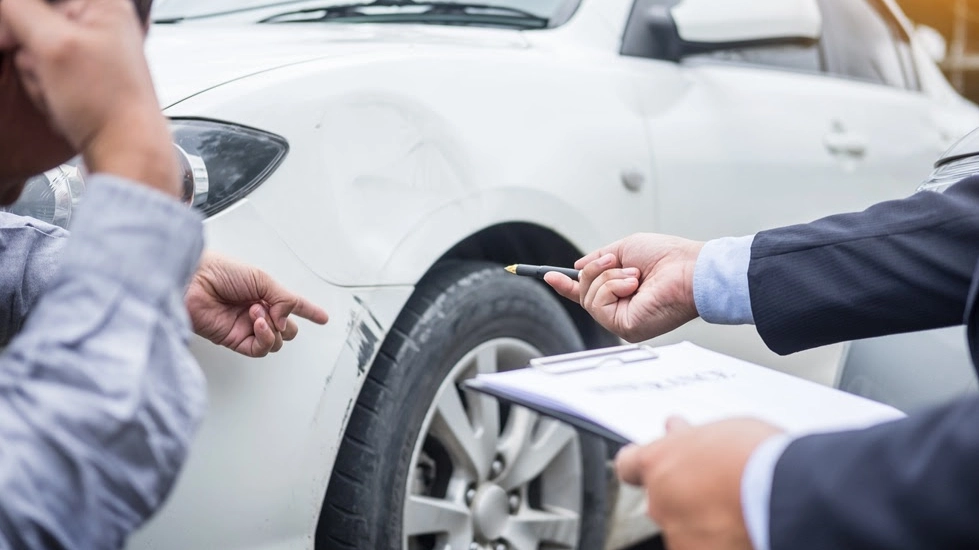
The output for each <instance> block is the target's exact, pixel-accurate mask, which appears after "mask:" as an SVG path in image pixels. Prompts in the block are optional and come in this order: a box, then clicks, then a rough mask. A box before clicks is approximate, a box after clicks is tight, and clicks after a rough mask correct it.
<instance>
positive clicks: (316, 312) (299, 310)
mask: <svg viewBox="0 0 979 550" xmlns="http://www.w3.org/2000/svg"><path fill="white" fill-rule="evenodd" d="M297 299H298V301H297V302H296V307H295V308H293V310H292V313H293V314H295V315H298V316H299V317H302V318H303V319H307V320H309V321H312V322H314V323H316V324H317V325H325V324H326V322H327V321H329V320H330V316H329V315H327V314H326V310H325V309H323V308H321V307H320V306H318V305H316V304H314V303H312V302H310V301H309V300H307V299H305V298H303V297H301V296H300V297H298V298H297Z"/></svg>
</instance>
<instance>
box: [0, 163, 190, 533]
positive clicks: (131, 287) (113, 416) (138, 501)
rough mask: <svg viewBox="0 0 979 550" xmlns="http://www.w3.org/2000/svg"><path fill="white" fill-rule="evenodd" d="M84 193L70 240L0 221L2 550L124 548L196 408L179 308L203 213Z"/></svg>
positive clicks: (180, 451) (163, 481)
mask: <svg viewBox="0 0 979 550" xmlns="http://www.w3.org/2000/svg"><path fill="white" fill-rule="evenodd" d="M87 187H88V191H87V193H86V196H85V202H84V204H83V205H82V206H81V207H80V208H79V209H78V212H77V216H76V218H75V219H74V220H73V225H72V234H71V236H70V238H69V237H68V236H67V233H66V232H64V231H61V230H59V229H56V228H53V227H51V226H48V225H46V224H43V223H40V222H31V221H28V220H26V219H24V218H19V217H16V216H11V215H9V214H0V266H2V268H0V336H2V337H3V338H4V339H7V338H9V337H10V336H11V335H12V334H14V333H15V332H17V331H18V329H19V332H18V333H17V335H16V336H15V337H13V338H12V339H11V340H10V343H9V346H8V347H7V348H6V350H5V351H4V352H3V354H2V355H0V548H7V547H10V548H81V549H89V548H92V549H101V548H118V547H120V546H122V545H123V544H124V543H125V540H126V537H127V536H128V535H129V534H130V533H131V532H132V531H133V530H135V529H136V528H137V527H138V526H140V525H141V524H142V523H143V522H144V521H145V520H146V518H147V517H149V515H150V514H151V513H152V512H153V511H154V510H155V509H156V508H157V507H159V506H160V504H161V503H162V502H163V500H164V499H165V497H166V495H167V494H168V493H169V491H170V489H171V487H172V486H173V483H174V480H175V478H176V475H177V472H178V471H179V469H180V466H181V464H182V463H183V461H184V458H185V457H186V454H187V446H188V443H189V441H190V438H191V437H192V435H193V433H194V431H195V429H196V427H197V425H198V423H199V420H200V418H201V416H202V414H203V411H204V408H205V402H206V394H205V383H204V378H203V375H202V374H201V372H200V369H199V368H198V365H197V363H196V362H195V360H194V358H193V356H192V355H191V354H190V352H189V351H188V349H187V341H188V339H189V337H190V327H189V321H188V319H187V314H186V311H185V309H184V305H183V290H184V288H185V286H186V284H187V282H188V281H189V279H190V277H191V275H192V274H193V272H194V269H195V268H196V266H197V261H198V259H199V257H200V254H201V250H202V247H203V236H202V226H201V219H200V215H199V214H197V213H195V212H193V211H191V210H189V209H187V208H185V207H183V206H182V205H180V204H179V203H178V202H177V201H174V200H172V199H170V198H168V197H165V196H164V195H162V194H160V193H157V192H155V191H152V190H150V189H148V188H146V187H144V186H140V185H136V184H133V183H128V182H125V181H123V180H120V179H118V178H114V177H110V176H105V175H95V176H92V177H90V178H89V180H88V185H87ZM56 266H57V267H56ZM28 310H30V315H29V316H26V313H27V311H28ZM25 316H26V322H25Z"/></svg>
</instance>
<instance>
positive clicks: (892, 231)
mask: <svg viewBox="0 0 979 550" xmlns="http://www.w3.org/2000/svg"><path fill="white" fill-rule="evenodd" d="M977 259H979V176H977V177H972V178H969V179H966V180H964V181H962V182H960V183H958V184H956V185H954V186H952V187H950V188H949V189H948V191H946V192H945V193H944V194H938V193H933V192H922V193H917V194H915V195H913V196H911V197H908V198H906V199H902V200H896V201H889V202H884V203H880V204H877V205H874V206H872V207H871V208H869V209H867V210H865V211H863V212H857V213H852V214H842V215H837V216H831V217H828V218H824V219H821V220H818V221H815V222H812V223H809V224H804V225H796V226H789V227H784V228H780V229H774V230H770V231H763V232H761V233H758V234H757V235H756V236H755V239H754V241H753V244H752V247H751V260H750V263H749V265H748V289H749V294H750V299H751V310H752V315H753V317H754V321H755V325H756V327H757V329H758V332H759V334H760V335H761V336H762V338H763V339H764V340H765V343H766V344H767V345H768V347H769V348H771V349H772V350H773V351H775V352H777V353H780V354H788V353H793V352H796V351H800V350H803V349H808V348H812V347H816V346H820V345H825V344H831V343H836V342H842V341H845V340H853V339H858V338H868V337H873V336H882V335H885V334H895V333H900V332H910V331H916V330H925V329H931V328H939V327H945V326H952V325H957V324H961V323H962V322H963V317H964V314H965V305H966V298H967V295H968V293H969V287H970V281H971V279H972V274H973V271H974V269H975V268H976V262H977Z"/></svg>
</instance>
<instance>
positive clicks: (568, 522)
mask: <svg viewBox="0 0 979 550" xmlns="http://www.w3.org/2000/svg"><path fill="white" fill-rule="evenodd" d="M578 521H579V520H578V515H577V514H573V513H571V512H556V511H555V512H545V511H541V510H524V511H521V512H520V514H519V515H517V516H514V517H512V518H510V521H509V522H507V526H506V528H505V529H504V531H503V538H504V539H506V541H507V542H509V543H510V546H511V547H512V548H514V549H515V550H537V548H538V547H539V546H540V545H541V544H542V543H548V544H550V545H558V546H560V547H562V548H574V547H575V545H576V544H577V543H578Z"/></svg>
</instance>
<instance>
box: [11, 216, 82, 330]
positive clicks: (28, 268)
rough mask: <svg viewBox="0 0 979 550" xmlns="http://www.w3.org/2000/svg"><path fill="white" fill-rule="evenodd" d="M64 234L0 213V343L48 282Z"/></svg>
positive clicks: (18, 324) (57, 261)
mask: <svg viewBox="0 0 979 550" xmlns="http://www.w3.org/2000/svg"><path fill="white" fill-rule="evenodd" d="M67 237H68V232H67V231H65V230H63V229H61V228H60V227H56V226H53V225H49V224H46V223H44V222H41V221H38V220H34V219H31V218H25V217H22V216H17V215H14V214H9V213H6V212H0V257H2V258H3V269H2V270H0V313H2V315H0V346H4V345H6V344H7V343H8V342H10V339H11V338H13V336H14V335H15V334H17V332H19V331H20V329H21V326H23V324H24V319H25V318H26V317H27V312H28V311H30V309H31V308H32V307H33V306H34V304H35V303H36V302H37V298H38V296H40V294H41V291H43V290H44V289H45V288H47V287H48V285H49V284H50V282H51V279H52V278H53V277H54V274H55V273H56V272H57V269H58V265H59V264H60V263H61V256H62V254H63V251H64V245H65V243H66V242H67Z"/></svg>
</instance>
